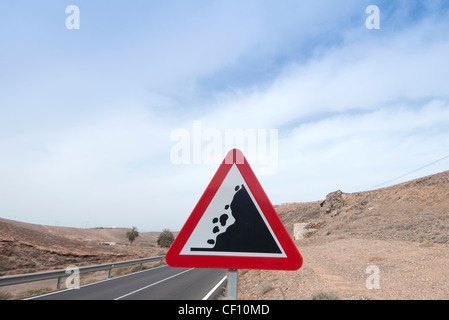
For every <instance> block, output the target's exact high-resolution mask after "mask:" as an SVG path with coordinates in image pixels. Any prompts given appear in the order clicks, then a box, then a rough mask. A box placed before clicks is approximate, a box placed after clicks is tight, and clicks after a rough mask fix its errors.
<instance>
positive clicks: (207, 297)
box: [202, 275, 228, 300]
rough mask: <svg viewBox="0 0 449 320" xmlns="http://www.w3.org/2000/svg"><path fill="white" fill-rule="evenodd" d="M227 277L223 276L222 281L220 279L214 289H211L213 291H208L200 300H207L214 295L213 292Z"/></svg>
mask: <svg viewBox="0 0 449 320" xmlns="http://www.w3.org/2000/svg"><path fill="white" fill-rule="evenodd" d="M227 277H228V276H227V275H226V276H224V277H223V279H221V280H220V282H218V283H217V285H216V286H215V287H213V289H212V290H211V291H209V293H208V294H206V296H205V297H204V298H203V299H202V300H208V299H209V297H210V296H211V295H212V293H214V292H215V290H217V288H218V287H219V286H221V284H222V283H223V282H224V281H225V280H226V278H227Z"/></svg>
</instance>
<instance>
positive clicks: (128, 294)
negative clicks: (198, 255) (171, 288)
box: [114, 268, 195, 300]
mask: <svg viewBox="0 0 449 320" xmlns="http://www.w3.org/2000/svg"><path fill="white" fill-rule="evenodd" d="M193 269H195V268H190V269H188V270H184V271H182V272H180V273H177V274H175V275H173V276H171V277H168V278H165V279H162V280H159V281H157V282H155V283H152V284H150V285H148V286H145V287H143V288H140V289H137V290H134V291H133V292H130V293H127V294H124V295H123V296H120V297H118V298H115V299H114V300H120V299H123V298H125V297H127V296H130V295H132V294H134V293H136V292H139V291H142V290H145V289H147V288H149V287H152V286H155V285H157V284H159V283H161V282H164V281H166V280H169V279H171V278H174V277H177V276H179V275H181V274H183V273H186V272H189V271H192V270H193Z"/></svg>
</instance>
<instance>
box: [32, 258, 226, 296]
mask: <svg viewBox="0 0 449 320" xmlns="http://www.w3.org/2000/svg"><path fill="white" fill-rule="evenodd" d="M226 273H227V270H224V269H197V268H171V267H169V266H165V265H164V266H160V267H156V268H153V269H148V270H144V271H140V272H136V273H132V274H129V275H125V276H121V277H117V278H112V279H108V280H105V281H100V282H97V283H92V284H88V285H85V286H81V287H80V288H79V289H72V290H63V291H60V292H56V293H50V294H46V295H41V296H38V297H35V298H32V299H33V300H127V299H131V300H201V299H203V298H204V297H205V296H206V295H207V294H208V293H209V292H210V291H211V290H212V289H213V288H214V287H215V286H216V285H217V284H218V283H219V282H220V281H221V280H222V279H223V278H224V277H225V276H226Z"/></svg>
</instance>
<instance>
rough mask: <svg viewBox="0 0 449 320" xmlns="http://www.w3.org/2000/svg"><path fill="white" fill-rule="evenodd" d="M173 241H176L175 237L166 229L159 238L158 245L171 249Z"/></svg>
mask: <svg viewBox="0 0 449 320" xmlns="http://www.w3.org/2000/svg"><path fill="white" fill-rule="evenodd" d="M173 241H175V237H174V236H173V233H171V232H170V230H168V229H164V231H162V232H161V234H160V235H159V237H158V238H157V244H158V245H159V246H161V247H164V248H169V247H170V246H171V244H172V243H173Z"/></svg>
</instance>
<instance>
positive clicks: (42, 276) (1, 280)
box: [0, 255, 165, 289]
mask: <svg viewBox="0 0 449 320" xmlns="http://www.w3.org/2000/svg"><path fill="white" fill-rule="evenodd" d="M164 258H165V255H164V256H158V257H152V258H144V259H136V260H128V261H121V262H114V263H106V264H99V265H94V266H86V267H79V273H80V274H84V273H89V272H96V271H104V270H108V271H109V272H108V279H109V278H111V271H112V269H113V268H120V267H126V266H131V265H135V264H140V270H142V264H143V263H147V262H153V261H157V260H160V261H161V264H162V260H164ZM68 276H70V272H68V271H67V270H66V269H60V270H52V271H43V272H36V273H26V274H18V275H11V276H3V277H0V287H3V286H11V285H15V284H21V283H27V282H34V281H42V280H49V279H58V282H57V285H56V288H57V289H59V288H60V284H61V278H62V277H68Z"/></svg>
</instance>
